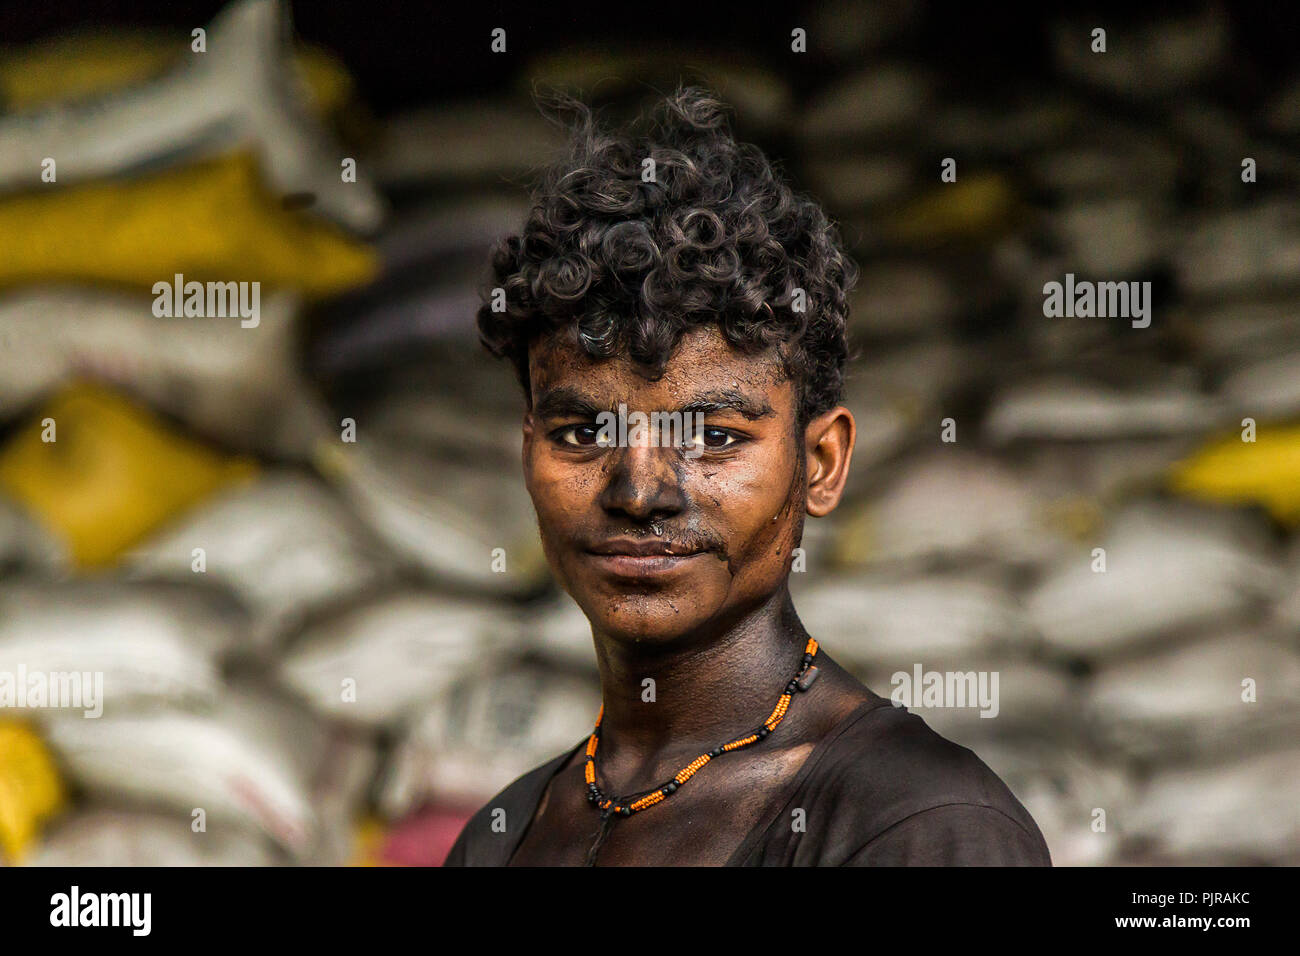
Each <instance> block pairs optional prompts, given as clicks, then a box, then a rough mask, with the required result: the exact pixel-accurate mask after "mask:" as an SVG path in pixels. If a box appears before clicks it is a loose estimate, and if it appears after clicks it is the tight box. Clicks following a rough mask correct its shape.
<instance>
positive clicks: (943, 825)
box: [443, 694, 1052, 866]
mask: <svg viewBox="0 0 1300 956" xmlns="http://www.w3.org/2000/svg"><path fill="white" fill-rule="evenodd" d="M871 698H872V699H870V700H868V701H866V702H865V703H863V704H862V705H861V706H859V707H858V708H856V709H855V710H854V711H853V712H852V713H850V714H849V716H848V717H846V718H845V719H844V720H842V721H841V722H840V723H839V724H838V725H837V726H836V727H835V728H834V730H832V731H831V733H829V734H827V735H826V737H824V738H823V739H822V740H821V741H820V742H819V743H818V745H817V746H816V747H815V748H814V749H813V751H812V753H811V754H810V755H809V756H808V759H807V760H806V761H805V762H804V764H803V766H802V767H801V768H800V770H799V772H798V773H797V774H796V775H795V778H794V780H793V781H792V783H791V784H790V785H789V786H788V787H787V788H786V791H785V793H784V795H783V796H782V797H781V798H778V799H777V800H775V801H773V805H772V806H771V808H770V810H769V811H768V812H767V813H766V814H765V815H764V816H763V818H762V819H761V820H760V821H759V823H758V824H757V825H756V826H755V827H754V828H753V829H752V830H751V831H750V832H749V834H748V836H746V837H745V839H744V840H743V841H742V842H741V844H740V845H739V846H738V847H737V848H736V850H735V852H734V853H732V855H731V858H730V859H729V860H728V861H727V865H728V866H1051V863H1052V861H1051V857H1050V855H1049V854H1048V850H1047V844H1046V842H1044V840H1043V835H1042V833H1040V832H1039V830H1038V827H1037V825H1036V824H1035V823H1034V821H1033V818H1032V817H1030V815H1029V813H1028V812H1027V811H1026V810H1025V808H1024V807H1023V806H1021V804H1020V802H1019V801H1018V800H1017V799H1016V798H1015V797H1014V796H1013V795H1012V794H1011V791H1010V790H1008V789H1007V788H1006V785H1005V784H1003V783H1002V781H1001V780H999V779H998V777H997V775H996V774H994V773H993V771H992V770H990V769H989V768H988V767H987V766H986V765H985V764H984V763H983V762H982V761H981V760H980V759H979V758H978V757H977V756H975V754H974V753H973V752H971V751H970V750H968V749H967V748H965V747H961V746H958V745H957V744H955V743H953V742H952V741H949V740H947V739H945V738H943V737H941V736H939V735H938V734H936V733H935V732H934V731H933V730H931V729H930V728H929V727H928V726H927V725H926V724H925V722H924V721H923V720H922V719H921V718H920V717H918V716H916V715H915V714H911V713H909V712H908V711H907V709H906V708H903V707H894V706H893V705H892V704H891V702H890V701H889V700H887V699H885V698H883V697H879V696H877V695H875V694H873V695H871ZM585 745H586V740H585V738H584V739H583V740H582V741H580V742H579V743H578V744H577V745H575V747H574V748H573V749H572V750H569V751H567V752H565V753H563V754H561V755H560V756H558V757H556V758H555V759H554V760H551V761H549V762H548V763H545V764H543V765H542V766H540V767H537V768H536V769H534V770H531V771H529V772H528V773H526V774H524V776H522V777H520V778H519V779H518V780H516V781H515V782H514V783H512V784H510V785H509V786H508V787H506V788H505V789H504V790H502V791H501V792H500V793H499V794H497V795H496V796H495V797H493V798H492V799H491V800H489V801H488V802H487V804H486V805H485V806H484V807H483V808H482V809H480V810H479V811H478V813H476V814H475V815H474V816H473V818H471V819H470V821H469V822H468V823H467V824H466V825H465V829H464V830H463V831H461V834H460V837H459V838H458V839H457V840H456V844H455V846H453V847H452V849H451V853H450V854H449V855H448V857H447V861H446V863H444V864H443V865H444V866H505V865H507V864H508V863H509V862H510V859H511V857H512V856H513V855H514V852H515V850H516V848H517V847H518V846H519V844H520V843H521V842H522V841H523V837H524V834H525V832H526V828H523V827H515V828H513V829H514V832H511V828H507V829H506V831H505V832H498V831H497V830H494V829H493V825H492V824H493V820H494V819H500V818H502V815H501V814H500V813H494V811H497V810H504V811H505V814H504V819H505V820H508V821H513V820H527V821H532V820H533V818H534V817H535V816H536V813H537V807H538V804H539V803H540V801H541V799H542V795H543V794H544V793H545V792H546V788H547V785H548V784H549V783H550V781H551V779H552V778H553V777H554V776H555V775H556V774H557V773H559V771H560V770H561V769H562V768H563V767H564V766H565V764H566V763H568V761H569V760H570V759H571V758H572V757H573V755H574V753H575V751H577V750H580V749H581V748H583V747H584V746H585ZM800 811H802V812H800ZM592 815H593V817H595V815H596V811H595V810H594V809H593V810H592ZM498 830H499V828H498Z"/></svg>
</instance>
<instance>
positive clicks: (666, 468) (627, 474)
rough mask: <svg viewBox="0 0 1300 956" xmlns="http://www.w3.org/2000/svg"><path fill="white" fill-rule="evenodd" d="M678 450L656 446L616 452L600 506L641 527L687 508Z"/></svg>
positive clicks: (613, 455)
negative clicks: (679, 467) (679, 469)
mask: <svg viewBox="0 0 1300 956" xmlns="http://www.w3.org/2000/svg"><path fill="white" fill-rule="evenodd" d="M677 459H678V455H677V449H675V448H661V447H653V446H641V447H624V448H616V449H613V454H612V455H611V456H610V459H609V461H610V468H609V475H608V478H607V480H606V482H605V487H604V488H603V489H602V490H601V493H600V497H599V503H600V506H601V507H602V508H604V509H605V510H606V511H607V512H609V513H610V514H614V515H624V516H626V517H628V518H631V519H632V520H633V521H635V522H637V523H639V524H647V523H649V522H651V521H654V520H655V519H657V518H669V517H672V516H673V515H676V514H679V513H681V511H682V510H683V509H685V507H686V495H685V493H684V492H683V490H682V476H681V474H680V472H679V471H678V461H677Z"/></svg>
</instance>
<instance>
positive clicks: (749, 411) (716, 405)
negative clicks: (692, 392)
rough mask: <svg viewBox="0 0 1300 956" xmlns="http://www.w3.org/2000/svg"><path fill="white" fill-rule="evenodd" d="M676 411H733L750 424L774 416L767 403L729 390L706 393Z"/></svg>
mask: <svg viewBox="0 0 1300 956" xmlns="http://www.w3.org/2000/svg"><path fill="white" fill-rule="evenodd" d="M678 411H680V412H693V413H708V412H721V411H733V412H738V413H739V414H740V415H742V416H743V417H745V418H747V419H749V420H750V421H751V422H752V421H755V420H756V419H759V418H767V417H769V416H771V415H774V414H775V412H773V411H772V406H771V405H769V404H768V403H767V402H765V401H762V400H761V399H755V398H751V397H750V396H748V395H745V394H744V393H743V392H737V391H733V390H731V389H726V390H724V391H720V392H706V393H704V394H703V395H699V396H697V397H696V398H694V399H692V400H691V401H689V402H687V403H686V404H685V405H683V406H682V407H681V408H679V409H678Z"/></svg>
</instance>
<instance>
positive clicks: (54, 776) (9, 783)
mask: <svg viewBox="0 0 1300 956" xmlns="http://www.w3.org/2000/svg"><path fill="white" fill-rule="evenodd" d="M62 805H63V785H62V783H61V782H60V780H59V773H58V770H57V769H56V768H55V765H54V759H53V758H52V757H51V756H50V753H49V751H48V750H46V748H45V744H44V743H43V742H42V741H41V739H40V737H38V736H36V734H35V733H33V732H32V731H31V730H30V729H29V728H28V727H27V726H26V725H25V724H22V723H19V722H18V721H13V720H3V719H0V853H3V855H4V856H5V857H6V858H7V859H8V860H9V861H10V862H12V863H21V862H22V860H23V857H24V856H25V855H26V853H27V851H28V850H29V849H30V848H31V846H32V844H33V843H34V842H35V840H36V837H37V835H38V834H39V831H40V826H41V824H42V823H43V822H44V821H45V820H46V819H48V818H49V817H50V816H52V815H53V814H54V813H55V812H57V811H58V810H59V809H60V808H61V807H62Z"/></svg>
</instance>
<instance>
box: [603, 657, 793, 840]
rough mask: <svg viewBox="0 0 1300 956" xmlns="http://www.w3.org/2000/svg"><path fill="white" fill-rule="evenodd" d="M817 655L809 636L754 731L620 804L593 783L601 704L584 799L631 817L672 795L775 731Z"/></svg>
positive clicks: (608, 811) (606, 813)
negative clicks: (720, 759) (723, 759)
mask: <svg viewBox="0 0 1300 956" xmlns="http://www.w3.org/2000/svg"><path fill="white" fill-rule="evenodd" d="M816 656H817V641H816V639H815V638H811V637H810V638H808V644H807V646H805V647H804V652H803V661H802V662H801V663H800V666H799V672H798V673H797V674H795V675H794V677H792V678H790V682H789V683H788V684H786V685H785V690H784V691H783V692H782V694H781V697H780V699H779V700H778V701H777V702H776V707H775V708H774V709H773V710H772V713H771V715H770V716H769V717H768V718H767V720H765V721H763V723H762V725H761V726H760V727H758V728H757V729H756V730H752V731H750V732H749V733H748V734H745V735H743V736H741V737H737V738H736V739H735V740H732V741H730V742H729V743H725V744H722V745H720V746H718V747H714V748H713V749H712V750H710V751H709V752H708V753H705V754H700V755H699V756H698V757H696V758H695V759H694V760H692V761H691V762H690V763H688V764H687V765H686V766H685V767H683V768H682V769H681V770H679V771H677V775H676V776H674V777H673V778H672V779H670V780H669V781H668V782H667V783H665V784H663V785H662V786H661V787H659V788H658V789H657V790H654V791H652V792H651V793H648V794H646V795H645V796H643V797H641V798H639V799H637V800H633V801H631V802H630V803H622V802H620V801H618V800H616V799H614V798H612V797H608V796H606V795H605V792H604V791H603V790H601V789H600V787H599V786H598V785H597V783H596V748H597V747H598V746H599V745H600V722H601V721H602V720H603V719H604V717H605V705H604V704H601V705H600V713H599V714H598V715H597V717H596V727H595V729H594V730H593V731H592V732H591V736H590V737H589V738H587V766H586V770H585V772H586V779H587V802H588V803H591V804H592V805H594V806H595V807H596V808H597V809H599V810H600V816H601V819H602V820H606V819H608V818H609V817H610V816H612V815H613V816H622V817H630V816H631V815H632V814H634V813H639V812H640V811H642V810H645V809H647V808H648V807H653V806H654V805H655V804H656V803H660V802H662V801H664V800H666V799H668V798H669V797H671V796H672V795H673V794H674V793H676V792H677V790H678V788H679V787H681V786H682V784H684V783H686V781H687V780H690V779H691V777H693V776H695V774H696V771H698V770H699V769H700V768H701V767H703V766H704V765H705V764H706V763H708V762H709V761H710V760H712V759H713V758H714V757H720V756H722V755H723V754H724V753H731V752H732V751H733V750H740V749H742V748H744V747H748V746H750V745H752V744H756V743H758V742H759V741H760V740H762V739H763V738H765V737H766V736H767V735H768V734H770V733H771V732H772V731H774V730H776V727H777V724H779V723H781V721H782V719H783V718H784V717H785V712H786V710H788V709H789V707H790V700H791V698H793V697H794V692H795V691H796V690H798V691H806V690H807V689H808V688H809V687H811V686H812V683H813V681H815V680H816V679H817V668H815V667H813V666H812V662H813V658H814V657H816ZM592 849H593V850H595V849H596V847H593V848H592Z"/></svg>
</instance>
